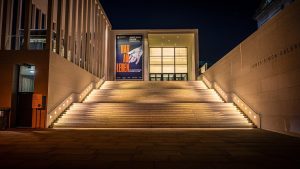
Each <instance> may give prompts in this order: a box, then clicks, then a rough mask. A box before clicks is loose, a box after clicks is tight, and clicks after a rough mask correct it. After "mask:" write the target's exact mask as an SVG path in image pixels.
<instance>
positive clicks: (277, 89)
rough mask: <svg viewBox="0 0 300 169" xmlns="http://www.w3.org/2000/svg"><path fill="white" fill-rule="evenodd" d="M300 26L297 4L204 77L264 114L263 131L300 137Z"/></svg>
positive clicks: (299, 7)
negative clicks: (299, 135) (298, 135)
mask: <svg viewBox="0 0 300 169" xmlns="http://www.w3.org/2000/svg"><path fill="white" fill-rule="evenodd" d="M299 21H300V2H299V1H295V2H294V3H293V4H291V5H289V6H288V7H287V8H285V9H284V10H283V11H281V12H280V13H279V14H277V15H276V16H274V17H273V18H272V19H271V20H269V21H268V22H267V23H266V24H264V25H263V26H262V27H261V28H259V30H257V31H256V32H255V33H254V34H252V35H251V36H250V37H248V38H247V39H246V40H245V41H243V42H242V43H240V44H239V45H238V46H237V47H235V48H234V49H233V50H232V51H230V52H229V53H228V54H227V55H225V56H224V57H223V58H222V59H221V60H220V61H219V62H217V63H216V64H215V65H213V66H212V67H211V68H209V69H208V70H207V71H206V72H205V73H204V75H205V76H206V77H207V79H208V80H210V81H212V82H217V83H218V84H219V85H220V86H221V87H222V88H223V89H224V90H225V91H226V92H228V93H231V92H234V93H236V94H237V95H238V96H239V97H241V98H242V99H243V100H244V101H245V102H246V103H247V104H248V105H249V106H250V107H252V108H253V109H254V110H255V111H256V112H258V113H261V115H262V117H261V125H262V126H261V127H262V128H263V129H267V130H272V131H276V132H282V133H286V134H295V133H296V134H300V111H299V110H300V32H299V30H300V22H299Z"/></svg>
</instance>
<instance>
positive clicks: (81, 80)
mask: <svg viewBox="0 0 300 169" xmlns="http://www.w3.org/2000/svg"><path fill="white" fill-rule="evenodd" d="M99 80H100V79H99V78H98V77H96V76H94V75H92V74H91V73H89V72H87V71H86V70H84V69H81V68H79V67H78V66H76V65H75V64H73V63H71V62H69V61H68V60H66V59H64V58H63V57H61V56H59V55H57V54H56V53H53V52H51V57H50V63H49V84H48V112H49V111H51V110H52V109H53V108H54V106H56V105H58V104H60V103H61V102H62V101H63V100H64V99H66V98H67V97H68V96H69V95H70V94H72V93H80V92H81V91H82V90H83V89H84V88H86V87H87V86H88V85H89V84H90V83H91V82H98V81H99Z"/></svg>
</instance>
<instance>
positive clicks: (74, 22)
mask: <svg viewBox="0 0 300 169" xmlns="http://www.w3.org/2000/svg"><path fill="white" fill-rule="evenodd" d="M72 7H73V8H72V13H73V15H72V36H71V57H72V62H73V63H75V64H76V60H77V57H76V56H75V53H76V52H75V44H76V40H77V39H76V27H77V20H78V19H77V15H78V12H77V0H73V1H72Z"/></svg>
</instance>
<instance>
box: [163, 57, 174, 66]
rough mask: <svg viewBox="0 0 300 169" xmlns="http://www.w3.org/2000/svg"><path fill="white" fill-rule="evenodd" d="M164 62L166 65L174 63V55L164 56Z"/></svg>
mask: <svg viewBox="0 0 300 169" xmlns="http://www.w3.org/2000/svg"><path fill="white" fill-rule="evenodd" d="M163 64H164V65H174V57H164V58H163Z"/></svg>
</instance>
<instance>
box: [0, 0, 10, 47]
mask: <svg viewBox="0 0 300 169" xmlns="http://www.w3.org/2000/svg"><path fill="white" fill-rule="evenodd" d="M7 1H8V0H1V8H0V10H1V13H0V19H1V20H0V24H1V28H0V29H1V42H0V44H1V47H0V50H5V40H6V37H7V34H6V20H7V17H6V16H7Z"/></svg>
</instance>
